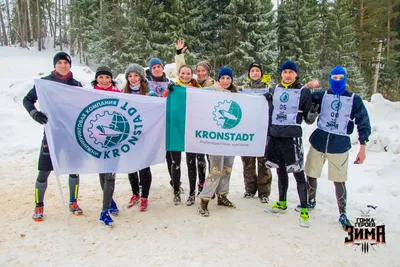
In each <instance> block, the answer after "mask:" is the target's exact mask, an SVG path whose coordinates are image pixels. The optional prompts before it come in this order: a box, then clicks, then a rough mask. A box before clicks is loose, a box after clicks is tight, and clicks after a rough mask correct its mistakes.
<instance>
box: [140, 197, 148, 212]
mask: <svg viewBox="0 0 400 267" xmlns="http://www.w3.org/2000/svg"><path fill="white" fill-rule="evenodd" d="M148 203H149V201H148V199H147V198H145V197H143V198H141V199H140V211H141V212H143V211H146V210H147V205H148Z"/></svg>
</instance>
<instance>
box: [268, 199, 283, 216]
mask: <svg viewBox="0 0 400 267" xmlns="http://www.w3.org/2000/svg"><path fill="white" fill-rule="evenodd" d="M286 210H287V206H286V201H278V202H275V204H274V205H273V206H272V207H271V208H267V209H266V210H265V212H269V213H286Z"/></svg>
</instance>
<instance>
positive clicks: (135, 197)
mask: <svg viewBox="0 0 400 267" xmlns="http://www.w3.org/2000/svg"><path fill="white" fill-rule="evenodd" d="M139 200H140V196H139V195H132V197H131V200H129V202H128V206H127V207H128V209H130V208H132V207H133V205H136V204H137V203H139Z"/></svg>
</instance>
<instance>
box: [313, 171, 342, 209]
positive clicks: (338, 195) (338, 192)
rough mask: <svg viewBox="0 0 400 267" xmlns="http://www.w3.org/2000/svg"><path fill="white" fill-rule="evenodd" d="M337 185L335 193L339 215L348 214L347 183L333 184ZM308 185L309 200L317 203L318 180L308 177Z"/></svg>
mask: <svg viewBox="0 0 400 267" xmlns="http://www.w3.org/2000/svg"><path fill="white" fill-rule="evenodd" d="M333 183H334V184H335V193H336V200H337V205H338V208H339V214H346V206H347V190H346V183H345V182H333ZM307 184H308V198H309V199H310V201H311V202H314V201H315V197H316V194H317V179H316V178H313V177H307Z"/></svg>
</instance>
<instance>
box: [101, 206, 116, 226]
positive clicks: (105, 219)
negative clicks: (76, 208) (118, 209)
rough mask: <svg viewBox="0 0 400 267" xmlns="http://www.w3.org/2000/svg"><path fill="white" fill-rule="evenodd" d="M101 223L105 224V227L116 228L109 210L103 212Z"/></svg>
mask: <svg viewBox="0 0 400 267" xmlns="http://www.w3.org/2000/svg"><path fill="white" fill-rule="evenodd" d="M99 222H101V223H103V224H104V225H105V226H108V227H113V226H114V221H113V219H112V218H111V216H110V213H108V210H103V211H101V213H100V219H99Z"/></svg>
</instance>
